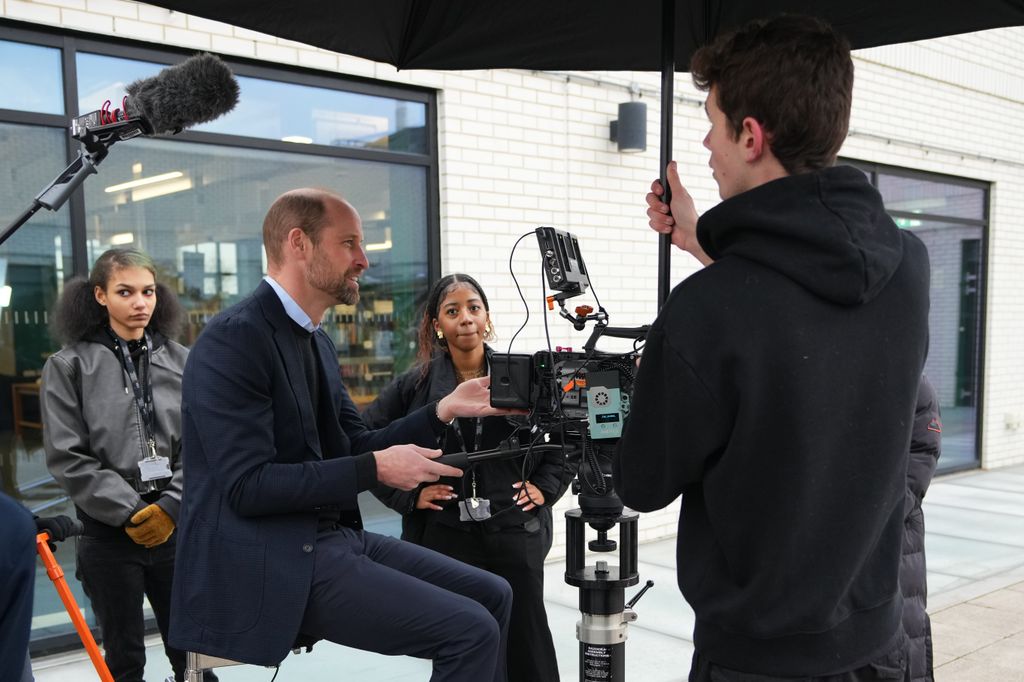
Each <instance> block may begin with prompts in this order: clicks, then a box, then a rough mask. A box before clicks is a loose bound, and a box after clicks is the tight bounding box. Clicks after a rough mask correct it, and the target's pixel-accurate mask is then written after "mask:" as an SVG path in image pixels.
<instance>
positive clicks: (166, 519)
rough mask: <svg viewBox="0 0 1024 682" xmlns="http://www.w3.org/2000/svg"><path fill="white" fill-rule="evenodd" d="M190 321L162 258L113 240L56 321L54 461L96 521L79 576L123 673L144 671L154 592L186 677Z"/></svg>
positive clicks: (50, 433)
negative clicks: (180, 572) (182, 632)
mask: <svg viewBox="0 0 1024 682" xmlns="http://www.w3.org/2000/svg"><path fill="white" fill-rule="evenodd" d="M181 321H182V314H181V307H180V305H179V304H178V301H177V298H176V297H175V295H174V294H173V293H172V292H171V291H170V290H169V289H167V288H166V287H165V286H163V285H161V284H157V283H156V267H155V266H154V264H153V261H152V259H151V258H150V257H149V256H147V255H146V254H144V253H141V252H139V251H134V250H131V249H111V250H109V251H107V252H105V253H104V254H103V255H101V256H100V257H99V259H97V261H96V264H95V265H94V266H93V269H92V272H91V273H90V275H89V279H88V280H83V279H81V278H77V279H73V280H71V281H69V282H68V283H67V284H66V285H65V287H64V292H63V294H62V295H61V297H60V299H59V300H58V302H57V309H56V311H55V313H54V322H53V327H54V332H55V334H56V336H57V338H59V339H60V340H61V342H62V343H63V344H64V347H63V348H62V349H61V350H60V351H59V352H57V353H55V354H54V355H52V356H51V357H50V358H49V359H48V360H47V361H46V365H45V366H44V367H43V383H42V392H41V405H42V412H43V445H44V447H45V449H46V464H47V466H48V467H49V469H50V473H52V474H53V476H54V478H56V479H57V482H58V483H59V484H60V485H61V487H62V488H63V489H64V491H65V492H66V493H67V494H68V496H69V497H70V498H71V500H72V502H74V505H75V510H76V512H77V515H78V518H79V519H81V521H82V523H83V525H84V526H85V532H84V534H83V536H82V537H81V538H80V539H79V541H78V549H77V571H76V575H77V577H78V579H79V580H80V581H81V583H82V587H83V588H84V589H85V593H86V595H87V596H88V597H89V600H90V602H91V603H92V607H93V610H94V611H95V613H96V618H97V620H98V621H99V626H100V630H101V633H102V638H103V643H104V649H105V658H106V662H107V667H108V668H110V672H111V674H112V675H113V676H114V679H115V680H117V681H118V682H126V681H131V682H135V681H137V680H142V679H143V671H144V668H145V664H146V655H145V645H144V642H143V636H144V634H145V633H144V626H143V609H142V603H143V602H142V600H143V595H145V596H146V597H147V598H148V599H149V603H150V606H151V607H152V608H153V614H154V616H155V617H156V621H157V625H158V626H159V628H160V632H161V634H163V635H164V641H165V646H164V650H165V652H166V653H167V657H168V658H169V659H170V662H171V666H172V668H173V669H174V674H175V678H176V679H177V680H181V679H182V678H183V676H184V672H185V656H184V653H183V652H180V651H177V650H173V649H171V648H169V647H167V646H166V632H167V624H168V618H169V615H168V609H169V604H170V597H171V577H172V571H173V567H174V535H173V533H174V528H175V522H176V519H177V517H178V509H179V507H180V504H181V486H182V472H181V462H180V459H179V456H178V451H179V448H180V439H181V411H180V406H181V375H182V370H183V368H184V366H185V358H186V356H187V354H188V351H187V350H186V349H185V347H183V346H181V345H180V344H178V343H176V342H174V341H172V340H171V338H172V337H174V336H175V335H176V334H177V333H178V331H179V329H180V325H181ZM212 679H216V678H212Z"/></svg>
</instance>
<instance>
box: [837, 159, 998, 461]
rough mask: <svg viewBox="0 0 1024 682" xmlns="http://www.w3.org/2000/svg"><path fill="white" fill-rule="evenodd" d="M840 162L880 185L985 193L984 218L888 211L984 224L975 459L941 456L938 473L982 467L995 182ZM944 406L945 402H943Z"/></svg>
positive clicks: (911, 216) (902, 215)
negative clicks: (948, 460)
mask: <svg viewBox="0 0 1024 682" xmlns="http://www.w3.org/2000/svg"><path fill="white" fill-rule="evenodd" d="M839 163H842V164H847V165H850V166H853V167H854V168H857V169H859V170H862V171H864V172H865V173H867V175H868V178H869V181H870V182H871V186H872V187H875V188H876V189H877V188H878V176H879V174H884V175H890V176H896V177H900V178H907V179H911V180H927V181H928V182H935V183H941V184H945V185H956V186H960V187H970V188H972V189H980V190H982V192H983V193H984V200H983V201H982V214H983V215H982V218H980V219H971V218H960V217H955V216H943V215H940V214H934V213H912V212H910V211H891V210H889V209H888V208H886V213H888V214H889V215H890V216H893V217H894V218H909V219H915V220H931V221H936V222H943V223H949V224H954V225H963V226H969V227H979V228H981V277H979V282H978V284H979V287H980V292H979V300H978V307H979V314H978V350H977V363H978V364H977V367H978V373H977V382H978V388H977V402H976V404H975V406H974V409H975V411H976V414H975V425H976V427H975V433H974V452H975V459H974V461H973V462H971V463H966V464H960V465H953V466H948V467H946V466H943V464H942V460H941V458H940V460H939V468H938V469H937V473H938V474H941V475H946V474H953V473H957V472H961V471H970V470H973V469H978V468H981V466H982V461H981V457H982V443H983V440H984V439H983V435H984V432H985V361H986V352H985V351H986V348H987V343H986V340H987V329H988V289H989V287H988V276H989V266H990V262H991V259H990V257H989V248H990V244H991V241H990V237H991V212H992V183H990V182H986V181H984V180H974V179H972V178H965V177H960V176H955V175H947V174H944V173H935V172H931V171H922V170H916V169H912V168H904V167H900V166H890V165H888V164H883V163H876V162H871V161H861V160H859V159H850V158H840V159H839ZM939 408H940V410H941V408H942V405H940V406H939Z"/></svg>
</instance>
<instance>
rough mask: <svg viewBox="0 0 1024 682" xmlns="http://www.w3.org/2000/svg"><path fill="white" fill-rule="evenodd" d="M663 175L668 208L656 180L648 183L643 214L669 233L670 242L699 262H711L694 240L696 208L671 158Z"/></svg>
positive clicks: (653, 223)
mask: <svg viewBox="0 0 1024 682" xmlns="http://www.w3.org/2000/svg"><path fill="white" fill-rule="evenodd" d="M665 178H666V179H667V180H668V186H669V189H671V190H672V206H671V209H670V208H669V206H668V205H667V204H665V202H664V201H663V200H662V197H663V196H664V195H665V190H664V188H663V187H662V186H661V181H660V180H655V181H654V182H653V183H651V191H650V193H649V194H648V195H647V197H646V198H647V206H648V208H647V217H648V218H649V219H650V222H649V224H650V226H651V229H653V230H654V231H655V232H658V233H659V234H667V235H670V236H671V239H672V243H673V244H675V245H676V246H678V247H679V248H680V249H682V250H684V251H688V252H689V253H691V254H693V256H694V257H695V258H696V259H697V260H699V261H700V262H701V263H702V264H704V265H708V264H710V263H711V258H709V257H708V255H707V254H706V253H704V249H702V248H701V246H700V243H699V242H698V241H697V218H698V216H697V209H696V207H695V206H694V204H693V197H691V196H690V193H689V192H687V191H686V188H685V187H683V183H682V181H681V180H680V179H679V169H678V167H677V165H676V162H675V161H673V162H672V163H670V164H669V165H668V168H667V169H665Z"/></svg>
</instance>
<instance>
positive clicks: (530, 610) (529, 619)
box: [363, 274, 564, 682]
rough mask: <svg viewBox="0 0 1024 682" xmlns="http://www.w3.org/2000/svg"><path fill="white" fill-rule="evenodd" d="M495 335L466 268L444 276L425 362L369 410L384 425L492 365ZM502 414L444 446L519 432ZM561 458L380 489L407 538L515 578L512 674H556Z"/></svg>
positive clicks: (426, 323)
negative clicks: (555, 519) (553, 574)
mask: <svg viewBox="0 0 1024 682" xmlns="http://www.w3.org/2000/svg"><path fill="white" fill-rule="evenodd" d="M492 335H493V330H492V327H491V321H490V314H489V306H488V303H487V296H486V295H485V294H484V292H483V289H481V288H480V285H479V284H477V282H476V281H475V280H474V279H473V278H472V277H470V276H468V275H462V274H454V275H448V276H446V277H443V278H441V279H440V280H439V281H438V282H437V283H436V284H435V285H434V286H433V288H432V289H431V291H430V295H429V297H428V298H427V303H426V306H425V308H424V313H423V319H422V322H421V324H420V334H419V354H418V360H419V362H418V363H417V365H416V366H415V367H413V368H412V369H411V370H409V371H408V372H406V373H405V374H403V375H402V376H400V377H398V378H397V379H396V380H395V381H394V382H392V383H391V384H390V385H389V386H388V387H387V388H385V389H384V390H383V391H382V392H381V394H380V396H378V398H377V399H376V400H375V401H374V402H373V403H372V404H370V405H369V406H368V407H367V408H366V411H365V412H364V413H363V420H364V421H365V422H366V424H367V425H368V426H369V427H370V428H380V427H383V426H385V425H386V424H388V423H390V422H391V421H393V420H395V419H398V418H400V417H404V416H405V415H406V414H408V413H410V412H412V411H413V410H416V409H417V408H419V407H420V406H422V405H425V404H427V403H429V402H430V401H432V400H438V399H440V398H442V397H443V396H445V395H447V394H448V393H451V392H452V391H453V390H454V389H455V387H456V385H458V384H459V383H461V382H462V381H465V380H467V379H473V378H476V377H481V376H485V375H486V374H487V373H488V367H489V365H490V361H491V360H490V358H491V355H492V351H491V349H490V348H489V347H487V345H486V344H485V343H484V341H485V340H486V339H490V338H491V337H492ZM515 428H516V427H515V425H514V424H513V423H511V422H510V421H509V419H507V418H505V417H486V418H484V419H457V420H455V421H454V422H453V423H452V424H451V425H450V426H449V427H448V428H447V430H446V432H445V435H444V442H443V443H442V446H441V447H442V449H443V450H444V451H445V452H446V453H448V452H460V451H462V450H463V449H465V450H466V451H469V452H473V451H477V450H487V449H492V448H495V447H498V446H499V444H500V443H501V441H502V440H504V439H505V438H507V437H508V436H509V435H510V434H511V433H512V432H513V431H514V430H515ZM562 472H563V467H562V460H561V458H560V457H559V456H558V455H555V454H545V455H541V456H534V457H531V458H527V461H525V462H524V459H523V458H521V457H520V458H515V459H504V460H497V461H489V462H483V463H480V464H477V465H474V466H472V467H470V468H469V469H467V470H466V473H465V475H464V476H463V477H462V478H461V479H441V480H440V481H438V482H437V483H434V484H431V485H423V486H420V487H419V488H417V489H415V490H412V491H410V492H402V491H399V490H394V489H392V488H382V489H379V490H377V491H376V494H377V497H379V498H380V499H381V501H383V502H384V503H385V504H387V505H388V506H389V507H391V508H392V509H394V510H395V511H397V512H399V513H400V514H402V539H403V540H407V541H409V542H415V543H416V544H419V545H422V546H424V547H428V548H430V549H433V550H436V551H438V552H442V553H444V554H447V555H448V556H451V557H454V558H456V559H459V560H461V561H464V562H466V563H468V564H471V565H473V566H477V567H479V568H483V569H485V570H488V571H491V572H493V573H495V574H497V575H499V576H501V577H503V578H505V579H506V580H508V582H509V584H510V585H511V586H512V593H513V603H512V621H511V625H510V628H509V642H508V656H507V660H508V679H509V680H510V681H511V682H521V681H523V682H525V681H529V682H549V681H555V680H558V663H557V661H556V659H555V648H554V643H553V642H552V639H551V630H550V629H549V628H548V623H547V613H546V612H545V610H544V558H545V557H546V556H547V553H548V550H550V549H551V540H552V519H551V505H552V504H554V502H555V501H556V499H557V498H558V496H559V495H561V494H562V493H563V492H564V486H563V482H562V481H563V479H562Z"/></svg>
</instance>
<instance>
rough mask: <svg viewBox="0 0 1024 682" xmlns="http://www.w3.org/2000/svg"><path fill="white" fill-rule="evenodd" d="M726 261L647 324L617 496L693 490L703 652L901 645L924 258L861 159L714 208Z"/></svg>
mask: <svg viewBox="0 0 1024 682" xmlns="http://www.w3.org/2000/svg"><path fill="white" fill-rule="evenodd" d="M697 235H698V239H699V240H700V243H701V246H702V247H703V248H704V250H705V251H706V252H707V253H708V255H710V256H711V257H712V258H713V259H715V262H714V263H713V264H711V265H710V266H708V267H707V268H705V269H704V270H702V271H700V272H697V273H696V274H694V275H693V276H691V277H690V278H688V279H687V280H686V281H684V282H682V283H681V284H680V285H679V286H677V287H676V288H675V290H674V291H673V292H672V295H671V296H670V297H669V299H668V302H667V303H666V305H665V307H664V308H663V309H662V311H661V314H660V315H659V317H658V319H657V320H656V321H655V323H654V325H653V326H652V328H651V332H650V334H649V335H648V338H647V344H646V347H645V350H644V354H643V361H642V363H641V365H640V370H639V374H638V377H637V380H636V385H635V389H634V395H633V402H632V412H631V415H630V417H629V419H628V421H627V424H626V428H625V432H624V433H623V436H622V439H621V442H620V444H619V457H618V459H617V462H616V466H615V484H616V489H617V490H618V493H619V495H620V496H621V498H622V500H623V502H624V503H625V504H626V505H628V506H630V507H632V508H633V509H637V510H640V511H650V510H654V509H659V508H662V507H664V506H666V505H668V504H669V503H671V502H672V501H673V500H674V499H675V498H676V497H677V496H679V495H680V494H681V495H682V496H683V500H682V511H681V514H680V519H679V536H678V550H677V562H678V565H677V569H678V577H679V586H680V589H681V590H682V592H683V595H684V596H685V597H686V599H687V601H688V602H689V603H690V604H691V606H693V609H694V611H695V613H696V618H697V622H696V625H695V630H694V645H695V647H696V649H697V651H698V652H700V654H701V655H702V656H703V657H705V658H707V659H708V660H710V661H712V662H713V663H716V664H718V665H721V666H723V667H726V668H731V669H735V670H741V671H746V672H753V673H761V674H768V675H777V676H800V675H825V674H829V673H834V672H841V671H845V670H850V669H853V668H856V667H859V666H860V665H864V664H865V663H867V662H868V661H870V660H871V659H872V658H873V657H875V656H877V655H879V654H881V653H883V650H884V648H885V647H886V646H892V643H893V638H894V637H895V636H896V633H897V632H898V625H899V620H900V610H901V599H900V595H899V588H898V582H897V575H898V570H899V558H900V542H901V533H902V525H903V497H904V492H903V491H904V486H905V484H906V479H905V475H906V451H907V446H908V442H909V438H910V428H911V424H912V422H913V415H914V403H915V398H916V395H917V384H918V379H919V378H920V376H921V369H922V367H923V364H924V358H925V354H926V350H927V335H928V331H927V330H928V285H929V271H928V257H927V252H926V250H925V247H924V245H923V244H922V243H921V242H920V240H918V239H917V238H916V237H915V236H914V235H912V234H910V233H907V232H904V231H901V230H899V229H898V228H897V227H896V225H895V224H894V223H893V221H892V220H891V219H890V218H889V217H888V216H887V215H886V214H885V211H884V208H883V206H882V201H881V198H880V196H879V195H878V193H877V191H875V189H874V188H872V187H871V186H870V185H869V184H868V182H867V181H866V178H865V176H864V174H863V173H861V172H860V171H858V170H856V169H853V168H849V167H837V168H830V169H827V170H824V171H819V172H815V173H809V174H804V175H797V176H790V177H786V178H782V179H779V180H775V181H773V182H770V183H766V184H764V185H761V186H759V187H756V188H754V189H752V190H750V191H748V192H745V193H743V194H740V195H737V196H735V197H733V198H730V199H728V200H726V201H723V202H722V203H721V204H719V205H718V206H716V207H715V208H713V209H711V210H710V211H708V212H707V213H706V214H704V215H703V216H702V217H701V219H700V221H699V222H698V226H697Z"/></svg>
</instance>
